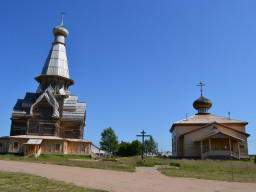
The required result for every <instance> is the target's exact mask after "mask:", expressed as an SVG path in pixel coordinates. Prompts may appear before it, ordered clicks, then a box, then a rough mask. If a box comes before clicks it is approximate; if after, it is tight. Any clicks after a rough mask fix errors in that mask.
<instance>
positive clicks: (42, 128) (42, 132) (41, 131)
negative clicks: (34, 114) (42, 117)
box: [39, 126, 44, 135]
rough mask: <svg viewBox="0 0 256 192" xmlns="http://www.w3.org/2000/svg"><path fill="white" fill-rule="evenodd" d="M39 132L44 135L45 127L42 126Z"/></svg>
mask: <svg viewBox="0 0 256 192" xmlns="http://www.w3.org/2000/svg"><path fill="white" fill-rule="evenodd" d="M39 134H41V135H43V134H44V127H43V126H40V128H39Z"/></svg>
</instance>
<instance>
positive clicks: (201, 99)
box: [193, 96, 212, 110]
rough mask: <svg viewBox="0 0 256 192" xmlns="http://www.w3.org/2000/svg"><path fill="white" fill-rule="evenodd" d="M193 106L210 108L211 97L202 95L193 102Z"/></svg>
mask: <svg viewBox="0 0 256 192" xmlns="http://www.w3.org/2000/svg"><path fill="white" fill-rule="evenodd" d="M193 107H194V108H195V109H196V110H198V109H201V108H203V109H210V108H211V107H212V102H211V101H210V100H209V99H206V98H205V97H203V96H201V97H199V98H198V99H197V100H195V102H194V103H193Z"/></svg>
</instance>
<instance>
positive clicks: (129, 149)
mask: <svg viewBox="0 0 256 192" xmlns="http://www.w3.org/2000/svg"><path fill="white" fill-rule="evenodd" d="M141 146H142V144H141V142H139V141H138V140H134V141H132V143H126V142H124V143H121V144H120V145H119V148H118V155H120V156H122V157H129V156H135V155H141Z"/></svg>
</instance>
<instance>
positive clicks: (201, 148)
mask: <svg viewBox="0 0 256 192" xmlns="http://www.w3.org/2000/svg"><path fill="white" fill-rule="evenodd" d="M200 151H201V159H203V142H202V141H200Z"/></svg>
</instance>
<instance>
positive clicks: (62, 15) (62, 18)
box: [60, 12, 66, 26]
mask: <svg viewBox="0 0 256 192" xmlns="http://www.w3.org/2000/svg"><path fill="white" fill-rule="evenodd" d="M65 14H66V13H65V12H61V24H60V26H63V20H64V15H65Z"/></svg>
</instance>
